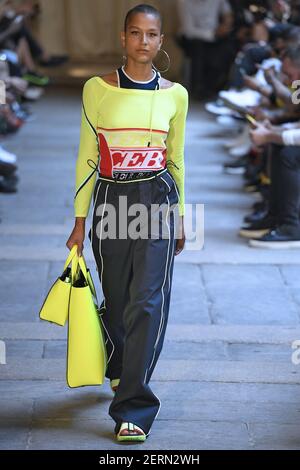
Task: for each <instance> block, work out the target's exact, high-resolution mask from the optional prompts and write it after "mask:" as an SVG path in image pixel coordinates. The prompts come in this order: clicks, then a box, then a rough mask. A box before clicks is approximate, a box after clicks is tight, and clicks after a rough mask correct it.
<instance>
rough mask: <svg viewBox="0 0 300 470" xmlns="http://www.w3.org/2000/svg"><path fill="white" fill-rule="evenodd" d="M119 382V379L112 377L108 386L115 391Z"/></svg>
mask: <svg viewBox="0 0 300 470" xmlns="http://www.w3.org/2000/svg"><path fill="white" fill-rule="evenodd" d="M119 383H120V379H112V380H111V381H110V388H111V389H112V391H113V392H114V393H116V390H117V388H118V385H119Z"/></svg>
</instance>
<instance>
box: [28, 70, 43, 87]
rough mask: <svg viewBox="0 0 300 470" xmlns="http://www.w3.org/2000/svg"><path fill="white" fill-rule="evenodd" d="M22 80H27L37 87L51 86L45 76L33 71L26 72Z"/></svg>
mask: <svg viewBox="0 0 300 470" xmlns="http://www.w3.org/2000/svg"><path fill="white" fill-rule="evenodd" d="M22 78H23V79H24V80H26V81H27V82H28V83H32V85H35V86H46V85H48V84H49V82H50V79H49V77H46V76H44V75H41V74H39V73H38V72H35V71H33V70H30V71H28V72H26V73H25V74H24V75H23V76H22Z"/></svg>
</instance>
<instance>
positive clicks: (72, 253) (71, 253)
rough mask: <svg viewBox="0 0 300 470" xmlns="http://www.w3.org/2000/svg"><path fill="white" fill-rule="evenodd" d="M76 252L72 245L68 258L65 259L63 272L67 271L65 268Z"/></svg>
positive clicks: (75, 247)
mask: <svg viewBox="0 0 300 470" xmlns="http://www.w3.org/2000/svg"><path fill="white" fill-rule="evenodd" d="M76 251H77V245H73V247H72V249H71V251H70V253H69V256H68V258H67V259H66V262H65V265H64V271H65V270H66V269H67V267H68V266H69V264H70V262H71V261H72V259H73V258H74V256H75V255H76Z"/></svg>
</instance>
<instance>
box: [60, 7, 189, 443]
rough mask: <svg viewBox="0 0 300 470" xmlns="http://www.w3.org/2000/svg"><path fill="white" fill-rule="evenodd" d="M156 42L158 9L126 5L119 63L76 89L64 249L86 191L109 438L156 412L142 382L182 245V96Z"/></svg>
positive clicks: (83, 212)
mask: <svg viewBox="0 0 300 470" xmlns="http://www.w3.org/2000/svg"><path fill="white" fill-rule="evenodd" d="M162 40H163V34H162V18H161V15H160V13H159V11H158V10H156V9H155V8H154V7H152V6H150V5H147V4H140V5H137V6H136V7H134V8H132V9H131V10H129V11H128V13H127V15H126V18H125V25H124V31H122V33H121V43H122V46H123V48H124V50H125V51H126V57H125V58H126V62H125V64H124V65H123V66H121V67H119V68H118V69H117V70H115V71H113V72H111V73H109V74H107V75H104V76H101V77H100V76H94V77H92V78H90V79H89V80H87V82H86V83H85V85H84V87H83V96H82V121H81V131H80V145H79V151H78V158H77V162H76V195H75V226H74V229H73V231H72V233H71V235H70V237H69V239H68V241H67V246H68V248H69V249H71V248H72V247H73V245H74V244H77V246H78V253H79V254H81V253H82V250H83V247H84V246H83V242H84V238H85V220H86V217H87V215H88V213H89V207H90V203H91V199H92V195H93V206H94V207H93V214H92V226H91V229H90V231H89V234H88V236H89V239H90V241H91V246H92V250H93V254H94V257H95V261H96V264H97V270H98V274H99V279H100V282H101V285H102V290H103V297H104V299H103V302H102V304H101V311H102V312H103V315H102V318H103V322H104V324H105V327H106V330H107V335H108V338H107V340H108V341H107V353H108V366H107V371H106V377H108V378H109V379H110V384H111V388H112V390H113V391H114V392H115V395H114V398H113V400H112V402H111V404H110V407H109V414H110V416H111V417H112V418H113V419H114V421H115V423H116V424H115V434H116V437H117V440H118V441H128V440H130V441H144V440H145V439H146V437H147V436H148V435H149V433H150V429H151V425H152V423H153V421H154V420H155V418H156V416H157V414H158V412H159V409H160V400H159V398H158V397H157V396H156V395H155V394H154V393H153V391H152V390H151V388H150V386H149V381H150V378H151V375H152V373H153V370H154V367H155V365H156V362H157V360H158V357H159V354H160V352H161V349H162V345H163V340H164V336H165V330H166V326H167V321H168V312H169V304H170V293H171V283H172V273H173V263H174V255H177V254H179V253H180V252H181V251H182V249H183V248H184V243H185V236H184V228H183V216H184V140H185V122H186V116H187V111H188V93H187V90H186V89H185V88H184V87H183V86H182V85H181V84H179V83H177V82H175V83H172V82H170V81H168V80H166V79H164V78H162V77H161V74H160V73H159V71H158V69H156V67H155V66H154V64H153V60H154V59H155V57H156V56H157V54H158V52H159V51H163V50H162V49H161V45H162ZM166 55H167V54H166ZM167 57H169V56H168V55H167ZM91 168H93V171H91ZM97 174H98V177H97V178H96V175H97ZM125 202H126V205H125V206H124V204H125ZM137 204H138V205H139V206H138V207H139V211H140V212H141V213H143V216H142V217H139V219H138V220H139V223H138V224H137V223H136V218H134V216H133V214H136V211H134V209H136V205H137ZM162 207H164V208H165V210H164V211H162V210H161V208H162ZM177 214H179V217H177ZM112 215H113V216H112ZM157 221H158V228H159V233H158V235H157V233H155V234H154V236H153V225H155V224H154V222H157ZM177 222H178V223H177ZM124 228H125V229H126V234H125V235H124ZM133 228H136V230H133ZM127 229H128V230H127ZM175 229H176V230H177V233H178V235H176V233H175ZM137 231H138V233H139V234H140V235H139V236H136V232H137ZM133 232H134V233H133ZM107 234H108V236H107ZM141 235H142V236H141Z"/></svg>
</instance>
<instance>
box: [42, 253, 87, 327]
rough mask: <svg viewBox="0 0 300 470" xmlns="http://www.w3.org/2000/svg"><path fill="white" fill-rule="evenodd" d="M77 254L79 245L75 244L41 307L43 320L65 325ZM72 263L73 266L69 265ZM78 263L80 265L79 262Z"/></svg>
mask: <svg viewBox="0 0 300 470" xmlns="http://www.w3.org/2000/svg"><path fill="white" fill-rule="evenodd" d="M76 254H77V245H74V246H73V248H72V250H71V251H70V253H69V256H68V258H67V260H66V262H65V265H64V270H63V273H62V275H61V276H60V277H59V278H58V279H56V281H55V282H54V284H53V285H52V286H51V288H50V290H49V292H48V294H47V296H46V298H45V300H44V303H43V305H42V307H41V309H40V312H39V317H40V319H41V320H45V321H49V322H51V323H56V324H57V325H60V326H64V325H65V323H66V321H67V318H68V312H69V301H70V293H71V285H72V277H73V279H74V275H75V271H74V270H75V265H74V257H75V255H76ZM77 256H78V255H77ZM75 262H76V260H75ZM70 263H72V266H71V268H70V267H69V264H70ZM76 265H78V262H77V264H76ZM72 270H73V274H72Z"/></svg>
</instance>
